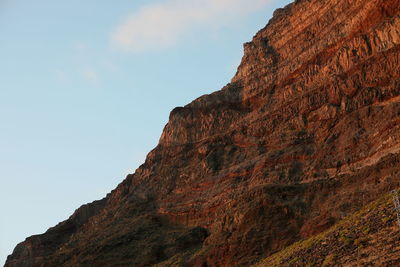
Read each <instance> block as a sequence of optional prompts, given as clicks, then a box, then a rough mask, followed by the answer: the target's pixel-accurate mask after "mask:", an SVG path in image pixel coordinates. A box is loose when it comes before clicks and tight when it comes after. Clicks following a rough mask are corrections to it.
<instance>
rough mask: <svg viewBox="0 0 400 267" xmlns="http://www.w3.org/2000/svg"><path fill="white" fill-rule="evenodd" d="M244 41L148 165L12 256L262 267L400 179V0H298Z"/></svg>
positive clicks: (184, 110) (178, 114)
mask: <svg viewBox="0 0 400 267" xmlns="http://www.w3.org/2000/svg"><path fill="white" fill-rule="evenodd" d="M244 49H245V52H244V57H243V59H242V62H241V64H240V66H239V68H238V71H237V74H236V75H235V77H233V79H232V81H231V83H229V84H228V85H227V86H225V87H224V88H223V89H222V90H219V91H217V92H215V93H213V94H210V95H204V96H202V97H200V98H198V99H196V100H194V101H193V102H192V103H190V104H188V105H186V106H184V107H178V108H175V109H174V110H173V111H172V112H171V114H170V118H169V122H168V124H167V125H166V126H165V128H164V131H163V133H162V136H161V138H160V141H159V144H158V146H157V147H156V148H155V149H153V150H152V151H151V152H150V153H149V154H148V156H147V158H146V161H145V163H144V164H143V165H142V166H140V167H139V168H138V169H137V170H136V172H135V173H134V174H131V175H128V176H127V177H126V179H125V180H124V181H123V182H122V183H121V184H120V185H119V186H118V187H117V188H116V189H115V190H113V191H112V192H111V193H110V194H108V195H107V197H106V198H104V199H103V200H100V201H95V202H93V203H91V204H87V205H84V206H82V207H81V208H79V209H78V210H77V211H76V212H75V213H74V214H73V215H72V216H71V217H70V218H69V219H68V220H66V221H64V222H61V223H60V224H58V225H57V226H55V227H53V228H51V229H49V230H48V231H47V232H46V233H45V234H42V235H36V236H32V237H29V238H27V239H26V240H25V241H24V242H22V243H20V244H19V245H18V246H17V247H16V248H15V250H14V252H13V254H12V255H10V256H9V257H8V259H7V262H6V265H5V266H7V267H12V266H18V267H20V266H152V265H155V266H174V265H176V266H249V265H251V264H256V263H258V262H260V261H261V260H263V259H264V258H266V257H268V256H270V255H272V254H274V253H277V252H279V251H281V250H283V249H285V248H287V247H288V246H290V245H291V244H293V243H295V242H296V241H299V240H303V239H308V238H312V237H314V236H316V235H318V234H320V233H323V232H324V231H326V230H328V229H333V228H332V227H335V225H337V222H339V221H341V220H342V219H344V218H347V216H350V215H352V214H353V213H355V212H356V211H358V210H359V209H360V208H362V207H363V206H365V205H366V204H368V203H369V202H371V201H373V200H376V199H379V198H380V197H382V196H383V195H385V194H386V193H387V192H389V191H390V190H391V189H394V188H397V187H398V186H399V185H400V175H399V173H400V164H399V163H400V154H399V153H400V1H398V0H352V1H350V0H298V1H296V2H294V3H292V4H290V5H288V6H286V7H285V8H283V9H279V10H277V11H276V12H275V13H274V17H273V18H272V19H271V20H270V21H269V23H268V25H267V26H266V27H265V28H264V29H262V30H261V31H259V32H258V33H257V34H256V35H255V36H254V38H253V40H252V41H251V42H249V43H246V44H245V46H244ZM390 218H391V217H390ZM386 223H388V224H391V225H392V224H394V220H392V219H390V220H388V221H386ZM333 244H335V243H333ZM376 249H377V250H378V249H379V247H377V248H376ZM349 253H350V254H351V253H352V252H351V250H350V252H349ZM354 253H356V252H354ZM371 253H374V252H373V251H372V252H371ZM315 255H316V257H318V253H315ZM306 256H307V255H304V258H306ZM325 256H326V255H325V254H324V255H322V254H321V255H320V257H325ZM299 257H302V256H301V254H299ZM293 258H295V257H294V256H293V257H292V258H290V259H293ZM350 258H351V257H350ZM350 258H349V259H350ZM351 259H352V260H353V261H352V264H354V262H357V258H355V260H354V257H353V258H351ZM299 262H300V261H299ZM319 262H321V261H319ZM289 263H290V262H289V260H288V261H287V262H283V263H282V264H288V265H289ZM291 264H294V265H293V266H303V265H301V264H303V263H298V264H299V265H296V264H297V263H296V262H295V261H293V262H292V263H291ZM331 264H334V262H333V263H331ZM341 264H350V261H349V262H345V261H344V262H342V263H341ZM366 264H373V265H379V264H381V265H382V266H385V265H387V266H393V264H400V254H395V255H394V256H393V257H391V258H390V262H386V261H385V259H382V258H379V257H370V258H369V261H367V262H366ZM389 264H392V265H389ZM266 266H267V265H266ZM350 266H351V265H350Z"/></svg>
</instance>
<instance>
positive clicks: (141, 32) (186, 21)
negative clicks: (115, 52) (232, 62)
mask: <svg viewBox="0 0 400 267" xmlns="http://www.w3.org/2000/svg"><path fill="white" fill-rule="evenodd" d="M270 1H271V0H250V1H249V0H164V1H162V2H158V3H152V4H148V5H146V6H143V7H142V8H141V9H139V10H138V11H137V12H136V13H134V14H131V15H130V16H129V17H128V18H127V19H126V20H125V21H124V22H123V23H122V24H121V25H120V26H118V27H117V28H116V29H115V30H114V32H113V33H112V34H111V39H112V42H113V43H114V44H115V45H116V46H117V47H119V48H122V49H124V50H128V51H134V52H140V51H146V50H157V49H162V48H166V47H169V46H172V45H174V44H176V43H177V42H178V41H179V40H180V38H181V37H182V35H184V34H186V33H187V32H189V31H191V30H192V29H193V28H194V27H197V26H201V25H212V26H214V27H215V26H217V27H218V26H221V25H225V24H226V23H228V22H230V21H232V20H233V19H237V18H238V17H240V16H246V15H248V14H250V13H251V12H254V11H256V10H257V9H259V8H261V7H263V6H265V5H267V4H268V3H269V2H270Z"/></svg>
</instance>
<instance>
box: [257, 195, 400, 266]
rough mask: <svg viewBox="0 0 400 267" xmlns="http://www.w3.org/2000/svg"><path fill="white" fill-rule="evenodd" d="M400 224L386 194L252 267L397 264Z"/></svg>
mask: <svg viewBox="0 0 400 267" xmlns="http://www.w3.org/2000/svg"><path fill="white" fill-rule="evenodd" d="M399 241H400V227H399V226H398V225H397V222H396V213H395V211H394V205H393V202H392V196H391V194H390V193H388V194H386V195H384V196H382V197H381V198H380V199H378V200H376V201H374V202H372V203H370V204H369V205H367V206H365V207H364V208H362V209H361V210H360V211H359V212H357V213H355V214H353V215H351V216H349V217H347V218H346V219H344V220H342V221H340V222H339V223H337V224H335V225H334V226H333V227H332V228H330V229H329V230H327V231H325V232H323V233H321V234H319V235H316V236H313V237H311V238H309V239H307V240H303V241H299V242H297V243H295V244H293V245H291V246H289V247H287V248H286V249H284V250H282V251H280V252H278V253H276V254H274V255H272V256H270V257H268V258H266V259H264V260H262V261H261V262H259V263H258V264H256V265H254V267H272V266H400V243H399Z"/></svg>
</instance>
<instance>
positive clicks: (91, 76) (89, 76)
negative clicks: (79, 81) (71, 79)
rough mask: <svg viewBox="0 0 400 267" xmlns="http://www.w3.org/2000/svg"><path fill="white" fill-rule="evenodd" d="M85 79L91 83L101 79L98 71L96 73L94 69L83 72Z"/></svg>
mask: <svg viewBox="0 0 400 267" xmlns="http://www.w3.org/2000/svg"><path fill="white" fill-rule="evenodd" d="M82 74H83V77H84V78H85V79H86V80H88V81H89V82H97V81H98V79H99V76H98V74H97V72H96V71H94V70H93V69H90V68H88V69H85V70H84V71H83V72H82Z"/></svg>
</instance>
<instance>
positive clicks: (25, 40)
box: [0, 0, 290, 265]
mask: <svg viewBox="0 0 400 267" xmlns="http://www.w3.org/2000/svg"><path fill="white" fill-rule="evenodd" d="M289 2H290V0H251V1H249V0H156V1H155V0H136V1H134V0H119V1H104V0H102V1H99V0H86V1H81V0H79V1H78V0H68V1H66V0H36V1H31V0H0V36H1V42H0V58H1V63H0V214H1V216H0V265H2V264H3V263H4V262H5V259H6V257H7V255H8V254H11V252H12V250H13V248H14V247H15V246H16V245H17V244H18V243H19V242H22V241H23V240H24V239H25V238H26V237H28V236H31V235H34V234H40V233H43V232H45V231H46V230H47V229H48V228H49V227H52V226H54V225H56V224H57V223H58V222H60V221H63V220H65V219H67V218H68V217H69V216H70V215H71V214H72V213H73V212H74V210H75V209H77V208H78V207H79V206H81V205H82V204H85V203H88V202H92V201H93V200H96V199H101V198H103V197H104V196H105V195H106V194H107V193H108V192H110V191H111V190H112V189H114V188H115V187H116V186H117V185H118V184H119V183H120V182H122V180H123V179H124V178H125V176H126V175H127V174H129V173H133V172H134V171H135V169H136V168H137V167H139V165H140V164H141V163H143V161H144V159H145V157H146V154H147V153H148V152H149V151H150V150H151V149H152V148H154V147H155V146H156V145H157V143H158V140H159V137H160V135H161V132H162V129H163V127H164V125H165V124H166V123H167V119H168V116H169V112H170V111H171V110H172V109H173V108H174V107H176V106H183V105H185V104H187V103H189V102H191V101H192V100H194V99H195V98H197V97H199V96H201V95H203V94H207V93H211V92H213V91H216V90H219V89H220V88H222V87H223V86H224V85H225V84H227V83H228V82H229V81H230V79H231V78H232V77H233V75H234V74H235V72H236V69H237V66H238V65H239V63H240V60H241V57H242V56H243V43H244V42H247V41H250V40H251V38H252V36H253V35H254V34H255V33H256V32H257V31H258V30H260V29H261V28H262V27H264V26H265V25H266V23H267V22H268V20H269V18H270V17H271V15H272V12H273V11H274V10H275V9H276V8H278V7H283V6H284V5H286V4H288V3H289Z"/></svg>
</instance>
